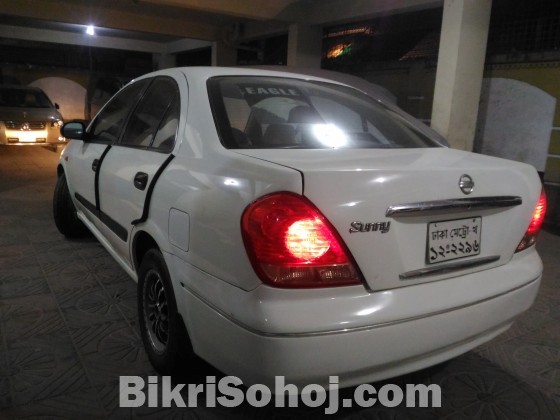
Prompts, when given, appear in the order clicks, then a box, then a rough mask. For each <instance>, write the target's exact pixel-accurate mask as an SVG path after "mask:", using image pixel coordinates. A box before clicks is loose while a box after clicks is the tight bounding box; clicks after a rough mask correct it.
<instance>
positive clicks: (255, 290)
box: [60, 68, 542, 386]
mask: <svg viewBox="0 0 560 420" xmlns="http://www.w3.org/2000/svg"><path fill="white" fill-rule="evenodd" d="M250 74H254V75H259V76H266V75H270V76H275V77H287V78H301V79H309V80H323V81H328V80H324V79H319V78H315V77H312V76H298V75H297V74H293V73H281V72H272V71H263V70H250V69H220V68H189V69H170V70H164V71H161V72H157V73H155V74H152V75H147V76H145V77H153V76H154V75H167V76H170V77H173V79H174V80H175V81H176V82H177V84H178V86H179V88H180V90H181V114H180V122H179V129H178V134H177V139H176V143H175V147H174V149H173V151H172V152H171V153H172V155H173V156H174V158H173V159H172V160H171V162H170V163H169V165H168V166H167V167H166V168H165V170H164V171H163V172H162V173H161V176H160V178H159V179H158V181H157V184H156V185H155V188H154V189H153V195H152V197H151V201H150V207H149V217H148V219H147V220H146V221H144V222H142V223H139V224H137V225H136V226H134V227H133V226H132V225H131V224H130V223H131V221H132V220H134V219H136V218H137V217H138V214H140V213H141V211H140V209H141V205H142V199H143V197H145V195H144V193H145V192H141V191H139V190H137V189H135V188H134V186H133V178H134V175H135V174H136V173H137V172H139V171H143V172H146V173H148V174H149V175H150V178H151V177H152V176H153V174H154V173H155V171H156V170H157V168H158V167H160V166H161V164H162V162H163V161H164V160H165V159H166V158H167V156H169V155H168V154H158V153H152V152H147V151H142V150H134V149H130V148H126V147H121V146H118V145H115V146H113V148H112V149H111V150H110V151H109V152H108V153H107V156H106V158H105V161H104V162H103V164H102V166H101V168H102V169H101V172H100V174H99V181H100V187H99V191H100V197H99V198H100V201H101V207H102V210H103V211H106V212H107V213H108V214H109V216H110V217H112V218H113V219H115V220H116V221H117V222H118V223H119V224H121V225H123V226H127V229H128V237H127V240H126V241H122V239H119V237H118V236H117V235H115V234H114V233H113V232H111V229H108V228H107V226H106V225H105V224H104V223H103V222H102V221H100V220H99V219H98V218H97V217H96V216H95V214H94V213H93V212H91V211H90V210H91V209H90V210H88V208H86V207H85V206H84V205H83V204H82V203H81V202H80V201H78V200H76V199H75V197H74V193H75V192H76V191H84V192H85V194H86V195H87V197H86V198H87V199H88V200H89V201H91V202H95V196H94V195H92V187H91V186H88V185H91V182H92V177H93V174H94V172H93V171H91V162H90V160H91V159H93V158H95V157H96V156H97V157H99V155H101V153H102V152H103V150H104V149H105V147H106V145H97V144H93V143H84V142H81V141H76V140H72V141H71V142H70V144H69V145H68V147H67V148H66V149H65V151H64V152H63V154H62V158H61V161H60V165H61V167H62V169H63V170H64V171H65V173H66V175H67V179H68V187H69V190H70V192H71V194H72V196H73V199H74V204H75V205H76V208H77V210H78V216H79V217H80V218H81V219H82V220H84V222H85V223H86V225H87V226H88V228H90V230H92V232H93V233H94V234H95V236H96V237H97V238H98V239H99V240H100V241H101V243H102V244H103V245H104V246H105V247H106V248H107V249H108V251H109V252H110V253H111V254H112V255H113V257H115V259H116V260H117V261H118V262H119V263H120V264H121V266H123V268H124V269H125V270H126V271H127V273H129V274H130V275H131V277H132V278H133V279H135V280H136V279H137V270H138V262H137V261H135V254H134V253H135V239H136V238H140V237H147V236H149V237H150V238H151V239H152V240H153V241H154V242H155V243H156V244H157V246H158V248H159V249H160V250H161V252H162V254H163V256H164V258H165V261H166V263H167V266H168V269H169V272H170V274H171V279H172V284H173V289H174V292H175V297H176V301H177V305H178V310H179V313H180V315H181V316H182V318H183V320H184V323H185V326H186V327H187V331H188V333H189V336H190V338H191V341H192V344H193V348H194V350H195V352H196V353H197V354H198V355H199V356H201V357H202V358H204V359H206V360H208V361H209V362H210V363H212V364H213V365H215V366H216V367H218V368H219V369H222V370H223V371H224V372H226V373H228V374H234V375H237V376H239V377H241V378H242V379H243V380H244V381H246V383H266V384H271V383H273V381H274V375H283V376H286V381H287V382H294V383H299V384H305V383H325V382H326V381H327V380H328V376H329V375H339V376H340V377H341V384H342V385H344V386H349V385H355V384H359V383H363V382H370V381H374V380H380V379H384V378H387V377H390V376H395V375H399V374H403V373H406V372H410V371H412V370H417V369H420V368H423V367H426V366H429V365H432V364H435V363H438V362H441V361H444V360H446V359H449V358H451V357H454V356H457V355H459V354H461V353H463V352H465V351H468V350H470V349H471V348H473V347H475V346H477V345H479V344H481V343H483V342H484V341H487V340H489V339H491V338H493V337H494V336H496V335H497V334H499V333H501V332H503V331H504V330H505V329H507V328H508V326H509V325H510V324H511V322H512V321H513V319H514V318H515V316H517V315H518V314H520V313H521V312H523V311H524V310H526V309H527V308H528V307H529V306H530V305H531V304H532V302H533V300H534V298H535V296H536V293H537V290H538V287H539V283H540V278H541V273H542V264H541V261H540V258H539V256H538V254H537V253H536V250H535V247H530V248H528V249H526V250H525V251H522V252H519V253H514V252H515V249H516V247H517V245H518V243H519V241H520V240H521V238H522V237H523V234H524V232H525V230H526V228H527V225H528V223H529V221H530V219H531V215H532V213H533V210H534V208H535V204H536V203H537V200H538V199H539V195H540V192H541V186H540V182H539V179H538V176H537V174H536V171H535V170H534V168H531V167H529V166H528V165H524V164H520V163H515V162H510V161H505V160H500V159H496V158H490V157H485V156H480V155H474V154H471V153H466V152H460V151H455V150H450V149H448V148H445V147H437V148H425V149H420V148H418V149H358V150H328V149H327V150H305V149H290V150H280V149H274V150H273V149H226V148H225V147H224V146H223V145H222V144H221V142H220V137H219V135H218V132H217V130H216V126H215V121H214V119H213V114H212V108H211V106H210V102H209V100H208V90H207V85H206V82H207V80H208V79H209V78H210V77H214V76H226V75H227V76H232V75H239V76H246V75H250ZM391 106H392V105H391ZM422 131H423V132H429V129H427V128H423V129H422ZM154 156H155V157H154ZM88 171H89V172H88ZM104 171H106V172H104ZM463 174H469V175H470V176H471V177H472V178H473V180H474V182H475V188H474V191H473V192H472V194H470V195H469V197H475V198H476V197H494V196H516V197H519V198H520V199H521V201H522V203H521V204H520V205H516V206H512V207H507V208H499V209H496V208H494V209H482V210H477V211H476V212H474V213H473V212H470V211H462V212H455V213H453V214H452V215H449V214H447V215H446V214H439V215H437V214H436V215H423V214H418V215H416V216H412V217H406V218H404V217H389V216H386V211H387V208H388V207H389V206H391V205H397V204H404V203H415V202H422V201H430V200H444V199H460V198H464V197H466V196H465V195H464V194H463V193H462V192H461V190H460V188H459V186H458V182H459V178H460V177H461V176H462V175H463ZM280 191H287V192H292V193H296V194H302V195H305V196H306V197H307V198H309V199H310V200H311V202H312V203H314V204H315V205H316V206H317V207H318V208H319V210H320V211H321V212H322V213H323V214H324V215H325V217H326V218H327V219H328V220H329V221H330V222H331V223H332V225H333V226H334V227H335V228H336V230H337V231H338V233H339V234H340V236H341V237H342V239H343V240H344V242H345V244H346V246H347V247H348V249H349V250H350V252H351V254H352V256H353V258H354V259H355V261H356V263H357V265H358V267H359V269H360V271H361V272H362V274H363V277H364V284H363V285H355V286H346V287H331V288H319V289H279V288H274V287H271V286H267V285H264V284H263V282H262V280H261V279H260V278H259V276H258V275H257V274H256V273H255V271H254V269H253V266H252V265H251V261H250V260H249V257H248V256H247V252H246V250H245V247H244V242H243V238H242V232H241V226H240V221H241V217H242V215H243V212H244V210H245V209H246V208H247V206H248V205H250V204H251V203H253V202H254V201H255V200H258V199H259V198H260V197H263V196H265V195H268V194H271V193H275V192H280ZM472 216H480V217H482V240H481V242H482V249H481V254H480V256H477V257H467V258H465V259H464V260H465V261H468V260H472V259H474V258H479V257H488V256H496V257H497V259H496V260H495V261H493V262H490V263H487V264H484V265H478V266H476V267H468V268H461V269H458V270H454V271H452V272H449V273H444V272H437V273H435V274H431V275H427V276H421V277H419V278H412V279H408V280H403V279H402V278H401V277H399V276H400V275H402V274H403V273H409V272H414V271H415V270H418V269H422V268H424V267H425V266H426V259H425V255H426V236H427V235H426V232H427V230H426V229H427V224H428V223H429V222H433V221H439V220H453V219H461V218H468V217H472ZM354 221H364V222H390V223H391V225H390V229H388V231H387V232H386V233H381V232H363V233H362V232H361V233H350V232H349V227H350V224H351V223H352V222H354ZM177 224H179V225H177ZM138 235H140V236H138ZM440 264H443V265H445V264H446V263H440ZM311 355H312V356H311Z"/></svg>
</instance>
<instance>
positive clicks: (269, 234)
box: [241, 192, 362, 288]
mask: <svg viewBox="0 0 560 420" xmlns="http://www.w3.org/2000/svg"><path fill="white" fill-rule="evenodd" d="M241 229H242V232H243V240H244V242H245V248H246V250H247V254H248V255H249V258H250V260H251V263H252V265H253V268H254V269H255V272H256V273H257V275H258V276H259V277H260V278H261V280H262V281H263V282H264V283H266V284H268V285H271V286H274V287H283V288H305V287H308V288H309V287H331V286H345V285H356V284H361V283H362V282H361V275H360V273H359V270H358V269H357V268H356V264H355V262H354V260H353V258H352V257H351V255H350V252H349V251H348V249H347V248H346V246H345V244H344V242H343V241H342V238H340V236H339V234H338V232H337V231H336V229H335V228H334V227H333V226H332V225H331V224H330V223H329V221H328V220H327V219H326V218H325V217H324V216H323V215H322V214H321V212H320V211H319V210H318V209H317V208H316V207H315V206H314V205H313V204H312V203H311V202H310V201H309V200H308V199H307V198H305V197H303V196H301V195H297V194H293V193H289V192H281V193H275V194H271V195H267V196H264V197H262V198H261V199H259V200H257V201H255V202H254V203H252V204H251V205H249V207H247V209H246V210H245V212H244V213H243V217H242V220H241Z"/></svg>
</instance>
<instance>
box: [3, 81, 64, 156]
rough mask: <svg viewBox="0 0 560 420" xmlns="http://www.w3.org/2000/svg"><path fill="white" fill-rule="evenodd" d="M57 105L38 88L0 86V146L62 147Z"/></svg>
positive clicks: (60, 118) (60, 119)
mask: <svg viewBox="0 0 560 420" xmlns="http://www.w3.org/2000/svg"><path fill="white" fill-rule="evenodd" d="M62 124H63V121H62V115H61V114H60V112H59V111H58V105H57V104H53V103H52V102H51V100H50V99H49V97H48V96H47V95H46V94H45V92H43V91H42V90H41V89H39V88H34V87H23V86H9V85H3V86H0V145H20V146H21V145H38V146H50V147H52V148H56V146H57V145H58V144H64V143H65V142H66V140H65V138H64V137H62V135H61V134H60V127H62Z"/></svg>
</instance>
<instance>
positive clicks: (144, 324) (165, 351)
mask: <svg viewBox="0 0 560 420" xmlns="http://www.w3.org/2000/svg"><path fill="white" fill-rule="evenodd" d="M138 320H139V325H140V334H141V336H142V341H143V343H144V348H145V349H146V353H147V354H148V358H149V359H150V362H151V363H152V365H153V366H154V368H155V369H156V370H157V371H158V372H159V373H160V374H162V375H174V374H180V373H182V371H183V370H184V369H185V368H186V367H187V365H188V364H189V363H191V362H193V361H194V360H195V356H194V352H193V350H192V345H191V343H190V340H189V337H188V334H187V331H186V329H185V326H184V324H183V321H182V319H181V315H179V313H178V311H177V303H176V301H175V295H174V293H173V288H172V286H171V279H170V276H169V271H168V270H167V266H166V264H165V260H164V259H163V255H162V254H161V252H160V251H159V250H157V249H150V250H148V251H147V252H146V254H145V255H144V258H143V259H142V263H141V264H140V270H139V271H138Z"/></svg>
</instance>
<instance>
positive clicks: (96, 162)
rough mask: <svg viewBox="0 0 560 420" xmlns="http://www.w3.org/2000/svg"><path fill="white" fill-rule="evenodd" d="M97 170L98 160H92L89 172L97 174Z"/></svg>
mask: <svg viewBox="0 0 560 420" xmlns="http://www.w3.org/2000/svg"><path fill="white" fill-rule="evenodd" d="M98 169H99V159H93V162H92V164H91V170H92V171H93V172H97V170H98Z"/></svg>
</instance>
